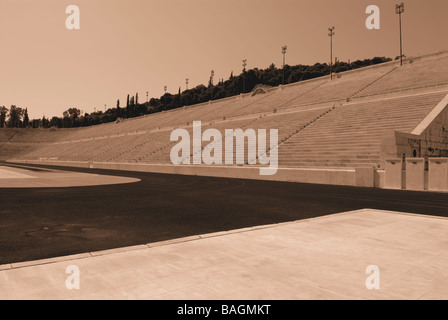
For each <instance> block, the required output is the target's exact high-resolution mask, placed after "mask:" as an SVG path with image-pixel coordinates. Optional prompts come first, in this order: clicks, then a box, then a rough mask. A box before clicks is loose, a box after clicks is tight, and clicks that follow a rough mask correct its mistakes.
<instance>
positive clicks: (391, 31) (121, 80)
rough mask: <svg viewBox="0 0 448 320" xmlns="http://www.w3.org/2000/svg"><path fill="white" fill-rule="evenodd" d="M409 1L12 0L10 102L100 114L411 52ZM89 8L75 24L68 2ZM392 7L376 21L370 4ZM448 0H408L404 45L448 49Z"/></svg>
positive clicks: (7, 43)
mask: <svg viewBox="0 0 448 320" xmlns="http://www.w3.org/2000/svg"><path fill="white" fill-rule="evenodd" d="M398 2H399V0H396V1H390V0H368V1H366V0H338V1H334V0H225V1H224V0H221V1H218V0H188V1H186V0H0V106H1V105H4V106H6V107H8V108H9V107H10V106H11V105H17V106H19V107H22V108H28V110H29V114H30V117H31V118H41V117H42V116H43V115H45V116H46V117H47V118H48V117H52V116H62V113H63V112H64V111H65V110H67V109H68V108H71V107H77V108H79V109H81V110H83V111H84V112H89V113H90V112H93V111H94V108H96V110H104V108H105V105H106V106H107V108H110V107H115V105H116V101H117V99H120V100H121V105H122V106H123V105H124V104H125V101H126V96H127V94H130V95H134V94H135V93H137V92H138V93H139V97H140V99H139V101H140V102H144V101H146V92H149V97H150V98H151V97H160V96H161V95H162V94H163V93H164V86H165V85H166V86H167V87H168V92H170V93H173V94H175V93H177V92H178V90H179V87H181V88H182V90H184V89H185V79H186V78H189V79H190V80H189V83H190V84H189V87H190V88H192V87H194V86H197V85H199V84H207V83H208V79H209V77H210V72H211V70H214V71H215V82H216V81H217V80H218V79H221V78H223V79H225V80H227V79H228V78H229V76H230V73H231V72H232V71H233V72H234V73H235V75H236V74H240V73H241V70H242V65H241V64H242V59H247V63H248V66H247V68H249V69H251V68H260V69H261V68H263V69H264V68H267V67H268V66H269V65H270V64H271V63H274V64H276V65H277V66H279V67H280V66H281V65H282V52H281V50H282V46H284V45H287V46H288V51H287V54H286V63H287V64H289V65H297V64H314V63H317V62H321V63H329V62H330V38H329V36H328V28H329V27H331V26H335V36H334V38H333V40H334V43H333V44H334V45H333V50H334V57H337V58H338V60H340V61H347V60H348V59H350V60H351V61H354V60H357V59H366V58H372V57H374V56H386V57H392V58H395V57H396V56H398V55H399V24H398V16H397V15H396V14H395V4H396V3H398ZM69 5H76V6H78V7H79V10H80V29H79V30H68V29H67V28H66V19H67V18H68V17H69V14H67V13H66V8H67V6H69ZM369 5H377V6H378V7H379V9H380V30H368V29H367V28H366V25H365V22H366V19H367V18H368V16H369V14H366V8H367V7H368V6H369ZM447 13H448V1H446V0H426V1H421V0H406V1H405V13H404V14H403V45H404V54H405V55H407V56H415V55H419V54H425V53H433V52H437V51H442V50H448V41H446V40H447V39H448V25H447V24H446V14H447Z"/></svg>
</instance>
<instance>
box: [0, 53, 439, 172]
mask: <svg viewBox="0 0 448 320" xmlns="http://www.w3.org/2000/svg"><path fill="white" fill-rule="evenodd" d="M447 57H448V55H447V54H441V55H438V56H436V58H434V57H430V58H427V59H417V60H415V61H414V62H413V63H407V64H405V65H404V66H403V67H400V68H397V63H396V62H391V63H385V64H382V65H378V66H373V67H368V68H363V69H360V70H354V71H350V72H346V73H342V74H340V75H337V76H336V77H335V79H334V80H333V81H330V80H329V79H328V77H323V78H319V79H314V80H309V81H304V82H301V83H298V84H292V85H287V86H284V87H279V88H273V90H272V91H271V92H270V93H268V94H260V95H255V96H250V95H245V96H244V97H241V96H238V97H232V98H227V99H223V100H218V101H213V102H210V103H204V104H200V105H196V106H188V107H184V108H181V109H177V110H172V111H166V112H162V113H157V114H152V115H148V116H145V117H140V118H136V119H129V120H125V121H121V122H118V123H109V124H103V125H98V126H93V127H89V128H80V129H69V130H65V129H63V130H57V131H56V132H53V133H51V132H49V131H48V130H46V131H45V130H43V131H42V132H39V133H38V135H37V134H36V137H30V138H29V139H28V138H26V139H27V141H44V140H45V141H47V143H41V144H38V145H37V146H35V147H34V150H30V152H23V153H22V154H21V155H20V157H18V158H21V159H30V160H32V159H39V158H57V159H59V160H69V161H104V162H141V163H164V164H167V163H170V151H171V148H172V146H173V145H174V144H175V142H171V141H170V134H171V132H172V130H174V129H175V128H185V129H187V130H189V132H190V133H191V132H192V123H193V121H198V120H200V121H202V125H203V130H206V129H207V128H215V129H218V130H220V132H221V133H222V135H223V136H224V132H225V129H237V128H241V129H247V128H252V129H255V130H257V129H267V130H269V129H278V130H279V142H280V146H279V157H280V159H279V160H280V166H284V167H300V166H335V167H344V166H350V167H356V166H360V165H366V164H368V165H374V166H380V165H381V163H380V161H381V159H380V143H381V135H382V133H383V132H384V131H386V130H402V131H405V132H410V131H412V129H414V128H415V127H416V126H417V125H418V124H419V122H420V121H421V120H422V119H423V118H424V117H425V116H426V115H427V114H428V113H429V112H430V111H431V110H432V109H433V108H434V107H435V106H436V105H437V103H438V102H439V101H440V100H441V99H442V98H443V97H444V95H446V92H439V93H434V94H429V92H432V91H434V90H427V91H419V93H418V94H417V93H416V92H414V93H412V92H411V93H408V95H410V96H404V95H403V96H401V97H395V98H387V97H375V98H374V99H375V100H376V101H368V102H365V101H364V99H363V101H361V100H359V101H357V100H356V97H357V96H364V95H367V94H372V93H378V92H381V91H388V90H391V89H395V88H399V89H406V88H412V87H415V86H416V84H422V83H425V84H426V85H432V84H437V83H444V82H447V80H448V78H447V75H448V73H447V72H446V71H445V70H446V68H447V66H448V60H447ZM440 65H442V66H440ZM428 70H430V71H428ZM420 78H421V79H420ZM396 83H398V85H397V86H394V85H395V84H396ZM439 91H440V90H439ZM350 97H351V98H354V99H352V100H351V101H350V102H349V100H347V98H350ZM372 99H373V98H372ZM334 106H336V107H335V108H334ZM0 132H1V130H0ZM45 132H46V133H45ZM46 135H48V136H51V138H48V137H46ZM0 138H1V136H0ZM15 139H18V140H21V139H25V137H24V136H20V135H17V137H16V138H15ZM22 141H23V140H22ZM206 144H207V143H205V144H203V147H204V146H205V145H206ZM190 156H192V155H191V154H190Z"/></svg>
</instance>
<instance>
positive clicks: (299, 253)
mask: <svg viewBox="0 0 448 320" xmlns="http://www.w3.org/2000/svg"><path fill="white" fill-rule="evenodd" d="M447 239H448V219H446V218H435V217H429V216H420V215H409V214H399V213H394V212H384V211H378V210H360V211H357V212H351V213H345V214H336V215H331V216H327V217H321V218H316V219H309V220H301V221H297V222H292V223H285V224H279V225H274V226H266V227H261V228H254V229H245V230H235V231H233V232H230V233H220V234H209V235H203V236H202V237H194V238H189V239H184V240H179V241H174V242H173V243H156V244H149V245H147V246H139V247H134V248H127V249H124V251H123V252H115V253H111V252H97V253H91V254H85V255H82V256H78V257H71V258H63V259H61V260H60V261H40V262H38V263H44V264H42V265H34V266H32V265H28V266H27V264H14V265H12V266H11V265H6V266H2V268H3V269H4V270H3V271H0V299H166V300H168V299H182V300H190V299H205V300H214V299H223V300H229V299H232V300H233V299H237V300H238V299H245V300H252V299H255V300H263V299H274V300H276V299H294V300H297V299H448V272H447V270H448V253H447V250H446V249H447V247H448V242H447ZM242 244H244V245H242ZM34 264H36V262H34ZM73 265H74V266H76V267H77V268H78V269H79V271H80V278H79V280H80V282H79V284H80V289H79V290H68V289H67V287H66V280H67V278H68V277H69V274H66V268H67V267H68V266H73ZM372 265H375V266H376V267H378V272H379V273H378V275H379V277H378V278H377V279H378V281H379V282H378V284H379V290H368V289H367V287H366V280H367V278H368V277H369V274H366V269H367V267H368V266H372ZM11 267H14V268H15V269H10V268H11ZM368 283H371V282H370V281H368Z"/></svg>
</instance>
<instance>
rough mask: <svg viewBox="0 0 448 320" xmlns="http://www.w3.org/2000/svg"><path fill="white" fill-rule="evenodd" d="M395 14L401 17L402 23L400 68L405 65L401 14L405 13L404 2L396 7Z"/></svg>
mask: <svg viewBox="0 0 448 320" xmlns="http://www.w3.org/2000/svg"><path fill="white" fill-rule="evenodd" d="M395 13H396V14H398V16H399V21H400V66H402V65H403V37H402V31H401V14H402V13H404V2H402V3H400V4H397V5H395Z"/></svg>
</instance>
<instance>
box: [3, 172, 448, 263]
mask: <svg viewBox="0 0 448 320" xmlns="http://www.w3.org/2000/svg"><path fill="white" fill-rule="evenodd" d="M35 167H36V168H38V166H35ZM40 167H42V168H51V169H58V170H68V171H76V172H87V173H97V174H108V175H116V176H125V177H135V178H139V179H141V180H142V181H141V182H137V183H133V184H124V185H109V186H95V187H76V188H44V189H32V188H29V189H1V188H0V265H1V264H6V263H14V262H22V261H31V260H38V259H46V258H52V257H59V256H66V255H71V254H77V253H86V252H93V251H100V250H106V249H113V248H120V247H126V246H133V245H139V244H145V243H151V242H156V241H163V240H169V239H175V238H181V237H186V236H192V235H200V234H205V233H210V232H217V231H225V230H233V229H239V228H244V227H250V226H256V225H266V224H273V223H279V222H286V221H294V220H300V219H307V218H312V217H317V216H323V215H329V214H333V213H339V212H344V211H350V210H357V209H364V208H372V209H383V210H392V211H400V212H410V213H419V214H427V215H436V216H445V217H446V216H448V194H436V193H426V192H409V191H394V190H380V189H364V188H353V187H340V186H325V185H312V184H297V183H286V182H268V181H254V180H239V179H225V178H209V177H195V176H180V175H164V174H152V173H140V172H122V171H111V170H95V169H78V168H61V167H50V166H40Z"/></svg>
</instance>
